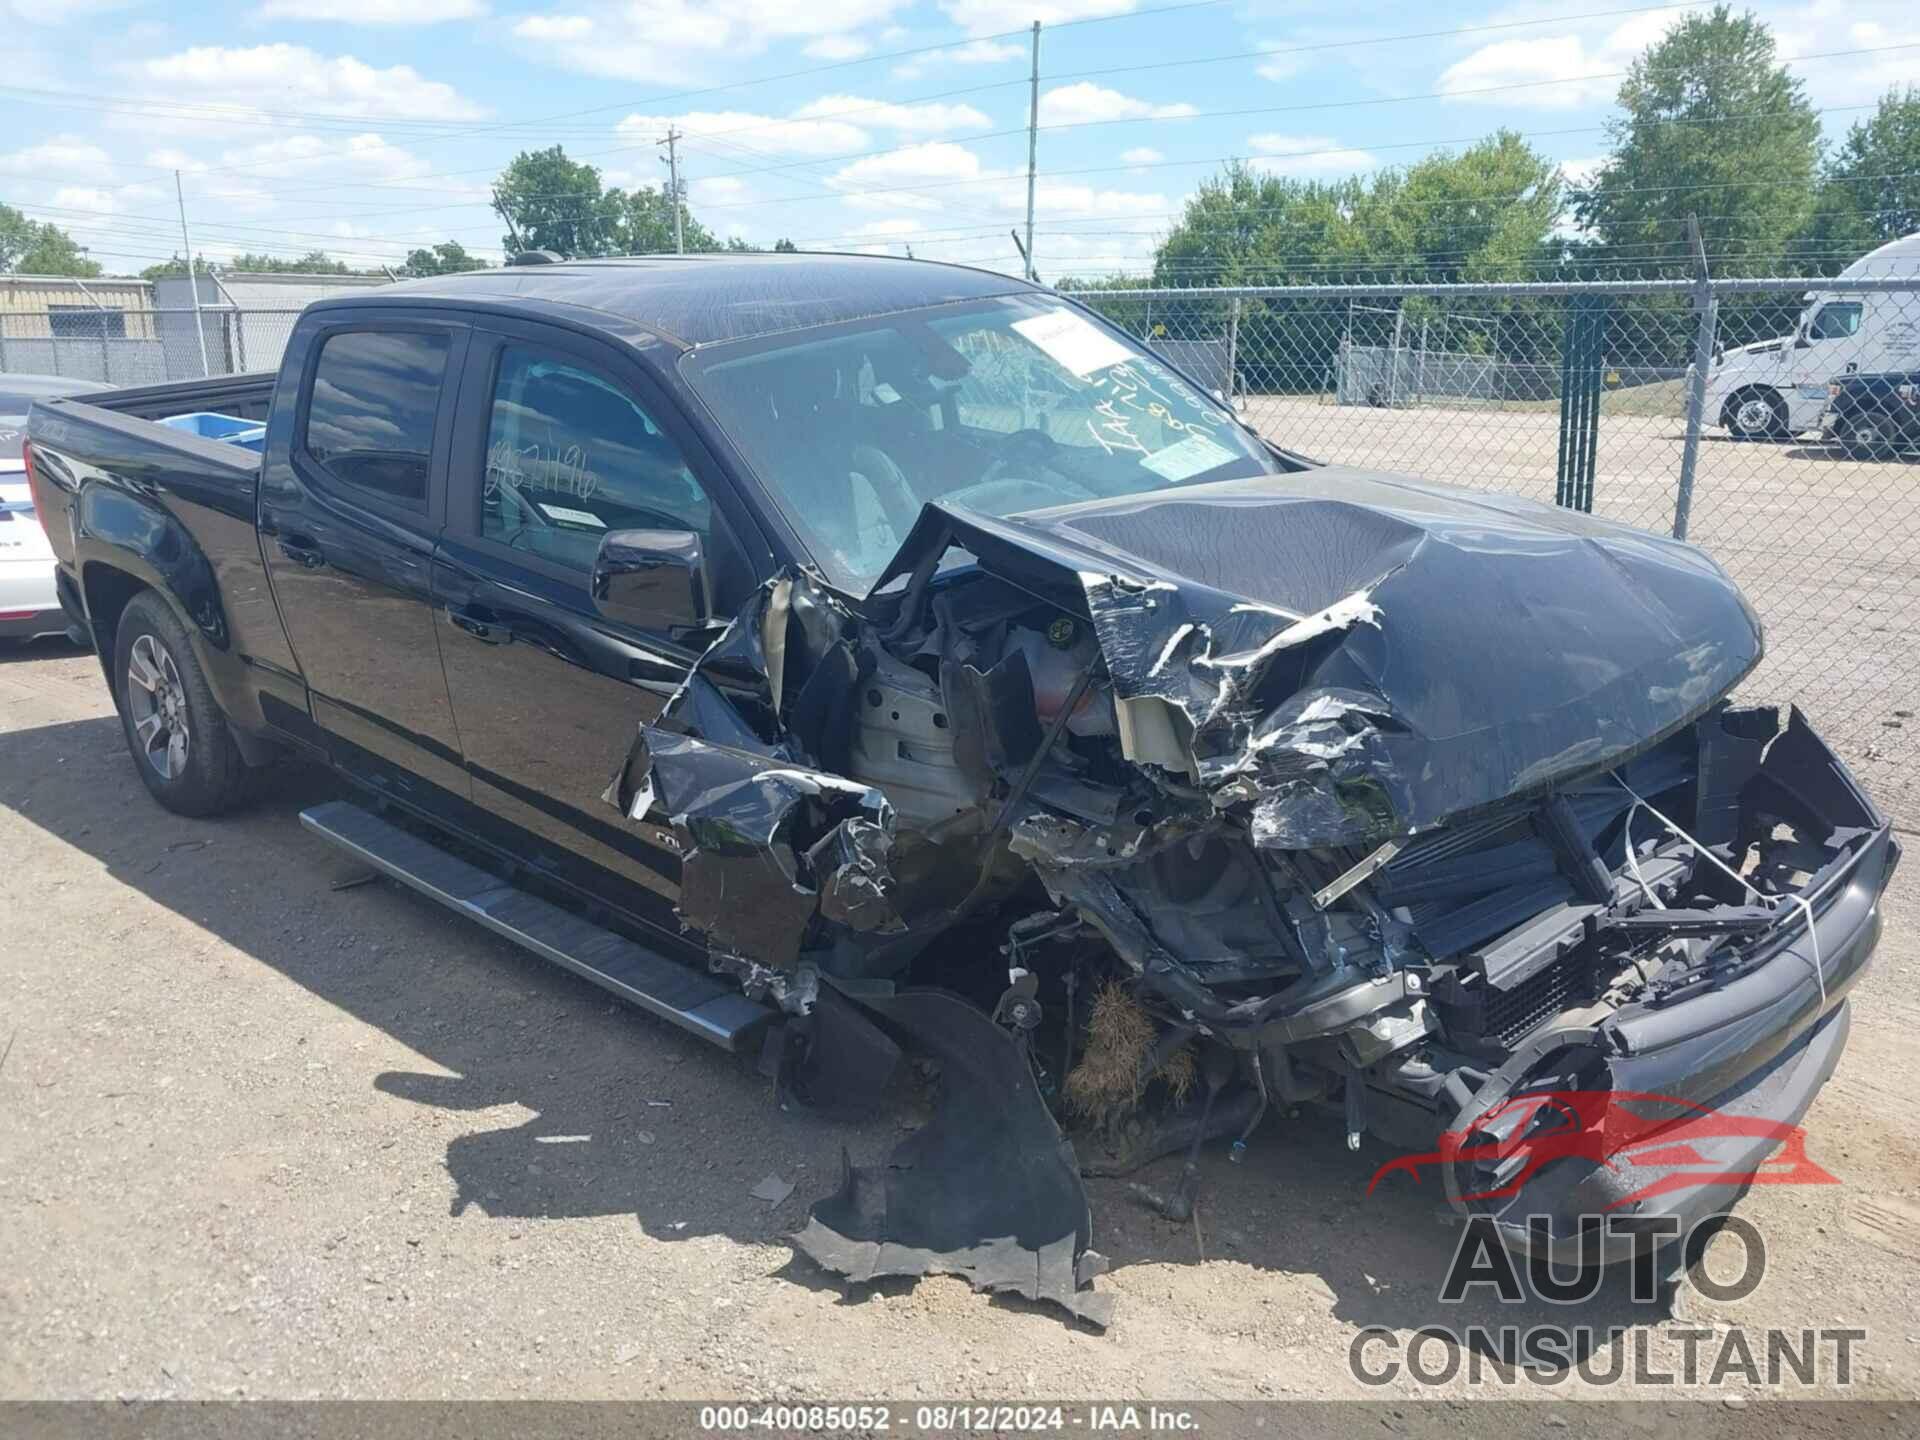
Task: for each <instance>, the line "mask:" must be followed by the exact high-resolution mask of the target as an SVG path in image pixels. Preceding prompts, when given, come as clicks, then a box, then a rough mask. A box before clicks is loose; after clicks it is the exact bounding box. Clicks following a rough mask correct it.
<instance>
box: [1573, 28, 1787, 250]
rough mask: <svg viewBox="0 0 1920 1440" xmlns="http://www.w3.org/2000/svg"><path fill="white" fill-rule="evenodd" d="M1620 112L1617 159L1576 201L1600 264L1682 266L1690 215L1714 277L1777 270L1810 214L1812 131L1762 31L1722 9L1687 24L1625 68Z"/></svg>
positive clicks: (1612, 127)
mask: <svg viewBox="0 0 1920 1440" xmlns="http://www.w3.org/2000/svg"><path fill="white" fill-rule="evenodd" d="M1619 103H1620V108H1621V109H1622V110H1623V111H1624V112H1625V113H1624V115H1622V116H1620V117H1619V118H1617V119H1615V120H1613V121H1611V122H1609V124H1608V127H1607V128H1608V137H1609V139H1610V141H1611V142H1612V145H1613V153H1612V155H1611V156H1609V158H1608V159H1607V161H1606V163H1605V164H1604V165H1602V166H1601V168H1600V171H1599V173H1598V175H1596V176H1595V177H1594V179H1593V182H1592V183H1591V184H1590V185H1588V186H1586V187H1584V188H1583V189H1581V190H1580V191H1579V192H1578V193H1577V194H1576V195H1575V196H1574V212H1575V215H1576V216H1577V218H1578V219H1579V221H1580V223H1581V224H1582V225H1583V226H1586V227H1588V228H1589V229H1591V230H1592V231H1593V232H1594V234H1595V236H1596V237H1597V239H1598V241H1599V244H1600V247H1601V249H1602V251H1603V252H1604V258H1606V259H1607V260H1609V261H1613V262H1620V263H1627V264H1631V265H1635V266H1638V267H1642V268H1645V269H1647V270H1653V269H1656V268H1662V267H1665V268H1671V267H1674V266H1678V265H1684V264H1686V263H1687V262H1688V259H1689V255H1690V247H1689V244H1688V240H1687V230H1686V222H1685V217H1686V216H1687V215H1688V214H1689V213H1694V214H1697V215H1698V216H1699V217H1700V228H1701V233H1702V236H1703V238H1704V239H1705V242H1706V248H1707V254H1708V256H1709V258H1710V260H1711V261H1712V263H1713V265H1714V268H1715V269H1716V270H1717V271H1721V272H1723V273H1724V272H1725V271H1728V270H1734V269H1743V268H1744V269H1747V270H1749V271H1752V270H1770V269H1774V268H1777V267H1778V266H1779V265H1780V264H1781V262H1782V258H1783V255H1784V253H1785V251H1786V250H1787V249H1788V247H1789V245H1790V242H1791V240H1792V238H1793V237H1794V236H1795V235H1797V234H1799V233H1800V232H1801V230H1802V229H1803V228H1804V227H1805V225H1806V223H1807V221H1808V218H1809V216H1810V215H1811V213H1812V209H1813V198H1814V180H1815V168H1816V165H1817V163H1818V160H1819V147H1820V122H1819V118H1818V116H1817V114H1816V113H1815V111H1814V108H1813V106H1812V105H1811V104H1809V103H1808V101H1807V97H1806V93H1805V90H1804V87H1803V86H1802V85H1801V83H1800V81H1799V80H1797V79H1795V78H1794V77H1793V76H1792V75H1791V74H1790V73H1788V71H1787V69H1786V67H1785V66H1784V65H1782V64H1780V63H1779V60H1778V58H1777V55H1776V49H1775V45H1774V40H1773V35H1772V33H1771V32H1770V31H1769V30H1768V29H1767V27H1766V26H1765V25H1764V24H1762V23H1761V22H1760V21H1759V20H1757V19H1756V18H1754V16H1753V15H1751V14H1738V15H1736V14H1734V13H1733V11H1732V10H1731V9H1729V8H1728V7H1727V6H1725V5H1718V6H1715V7H1714V9H1713V10H1711V11H1710V12H1708V13H1706V14H1704V15H1702V14H1694V15H1689V16H1687V17H1686V18H1685V19H1683V20H1681V21H1679V22H1678V23H1676V24H1675V25H1674V26H1673V27H1672V28H1671V29H1670V30H1668V31H1667V33H1666V34H1665V35H1664V36H1663V37H1662V38H1661V39H1660V40H1659V41H1657V42H1656V43H1655V44H1654V45H1653V46H1651V47H1650V48H1649V49H1648V50H1647V52H1646V54H1644V55H1642V56H1640V57H1639V58H1638V59H1637V60H1635V61H1634V62H1633V64H1632V66H1631V67H1630V68H1629V70H1628V72H1627V78H1626V80H1625V81H1624V82H1623V83H1622V84H1621V86H1620V94H1619ZM1616 268H1618V265H1617V264H1616Z"/></svg>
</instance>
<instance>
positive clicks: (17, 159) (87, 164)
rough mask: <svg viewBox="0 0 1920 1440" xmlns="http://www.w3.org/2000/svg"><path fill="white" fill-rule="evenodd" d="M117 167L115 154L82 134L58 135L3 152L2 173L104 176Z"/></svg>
mask: <svg viewBox="0 0 1920 1440" xmlns="http://www.w3.org/2000/svg"><path fill="white" fill-rule="evenodd" d="M113 168H114V167H113V157H112V156H111V155H109V154H108V153H107V152H106V151H105V150H103V149H101V148H100V146H98V145H96V144H94V143H93V142H92V141H91V140H85V139H82V138H81V137H80V136H78V135H56V136H54V137H53V138H52V139H51V140H42V141H41V142H40V143H39V144H37V145H28V146H26V147H24V148H23V149H19V150H14V151H10V152H9V153H7V154H4V155H0V175H18V176H21V177H22V178H25V179H38V178H42V177H45V178H47V179H55V180H70V181H71V180H104V179H106V178H108V176H110V175H111V174H112V171H113Z"/></svg>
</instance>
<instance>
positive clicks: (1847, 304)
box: [1808, 300, 1862, 340]
mask: <svg viewBox="0 0 1920 1440" xmlns="http://www.w3.org/2000/svg"><path fill="white" fill-rule="evenodd" d="M1861 308H1862V307H1861V305H1860V302H1859V301H1857V300H1850V301H1844V302H1842V301H1836V302H1834V303H1833V304H1830V305H1822V306H1821V307H1820V308H1819V310H1817V311H1815V312H1814V316H1813V326H1812V328H1811V330H1810V331H1809V332H1808V338H1809V339H1813V340H1844V339H1846V338H1847V337H1848V336H1849V335H1855V334H1858V333H1859V330H1860V311H1861Z"/></svg>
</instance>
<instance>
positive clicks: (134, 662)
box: [127, 635, 188, 780]
mask: <svg viewBox="0 0 1920 1440" xmlns="http://www.w3.org/2000/svg"><path fill="white" fill-rule="evenodd" d="M127 708H128V711H129V713H130V715H131V716H132V719H133V733H134V736H135V738H136V739H137V740H138V741H139V744H140V753H141V754H142V755H144V756H145V757H146V761H147V763H148V764H149V765H151V766H152V767H153V771H154V773H155V774H156V775H158V776H159V777H160V778H161V779H162V780H172V779H174V778H175V777H176V776H178V775H180V774H181V773H183V772H184V771H185V770H186V768H187V743H188V735H187V692H186V688H185V687H184V686H182V685H181V683H180V672H179V670H178V669H177V668H175V666H174V663H173V656H171V655H169V654H168V653H167V647H166V646H164V645H162V644H161V643H160V642H159V641H158V640H156V639H155V638H154V637H153V636H151V635H142V636H141V637H140V638H139V639H137V640H135V641H134V642H133V648H132V650H131V651H129V652H128V654H127Z"/></svg>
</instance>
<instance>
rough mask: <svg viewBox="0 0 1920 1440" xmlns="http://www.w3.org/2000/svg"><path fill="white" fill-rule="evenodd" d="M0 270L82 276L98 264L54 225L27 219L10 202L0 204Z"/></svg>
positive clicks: (95, 271)
mask: <svg viewBox="0 0 1920 1440" xmlns="http://www.w3.org/2000/svg"><path fill="white" fill-rule="evenodd" d="M0 271H8V272H12V273H13V274H16V275H78V276H80V277H81V278H82V279H85V278H86V277H88V276H91V275H98V274H99V273H100V266H99V264H98V263H97V262H96V261H93V260H89V259H88V258H87V255H86V251H85V250H83V249H82V248H81V247H80V246H79V245H78V244H77V243H75V241H74V238H73V237H72V236H71V235H69V234H67V232H66V231H64V230H62V229H61V228H60V227H59V226H58V225H48V224H46V223H44V222H42V221H39V220H29V219H28V218H27V217H26V216H25V215H23V214H21V213H20V212H19V211H18V210H16V209H14V208H13V207H12V206H11V205H0Z"/></svg>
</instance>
